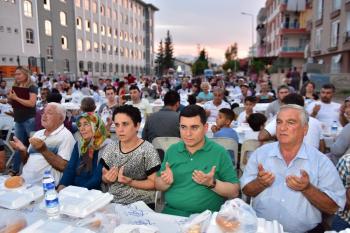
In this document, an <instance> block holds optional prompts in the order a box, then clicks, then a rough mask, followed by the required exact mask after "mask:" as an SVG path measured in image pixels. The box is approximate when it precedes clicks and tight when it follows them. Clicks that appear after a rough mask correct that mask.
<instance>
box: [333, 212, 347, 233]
mask: <svg viewBox="0 0 350 233" xmlns="http://www.w3.org/2000/svg"><path fill="white" fill-rule="evenodd" d="M349 227H350V224H349V223H348V222H347V221H345V220H344V219H342V218H340V217H339V216H338V215H336V216H335V217H334V219H333V222H332V230H334V231H342V230H345V229H346V228H349Z"/></svg>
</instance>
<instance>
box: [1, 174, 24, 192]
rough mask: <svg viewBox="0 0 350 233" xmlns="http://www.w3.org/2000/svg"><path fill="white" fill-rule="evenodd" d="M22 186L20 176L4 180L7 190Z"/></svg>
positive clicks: (22, 181)
mask: <svg viewBox="0 0 350 233" xmlns="http://www.w3.org/2000/svg"><path fill="white" fill-rule="evenodd" d="M23 184H24V179H23V178H22V177H20V176H12V177H9V178H7V179H6V180H5V184H4V185H5V187H6V188H9V189H14V188H18V187H21V186H22V185H23Z"/></svg>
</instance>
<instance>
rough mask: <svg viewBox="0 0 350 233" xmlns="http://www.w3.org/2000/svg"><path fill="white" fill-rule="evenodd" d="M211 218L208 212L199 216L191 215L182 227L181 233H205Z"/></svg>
mask: <svg viewBox="0 0 350 233" xmlns="http://www.w3.org/2000/svg"><path fill="white" fill-rule="evenodd" d="M210 218H211V212H210V210H206V211H204V212H203V213H201V214H199V215H198V214H196V215H191V216H190V217H189V220H188V221H187V222H186V223H185V224H184V225H183V226H182V228H181V232H182V233H202V232H206V230H207V227H208V225H209V222H210Z"/></svg>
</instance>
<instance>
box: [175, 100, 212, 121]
mask: <svg viewBox="0 0 350 233" xmlns="http://www.w3.org/2000/svg"><path fill="white" fill-rule="evenodd" d="M196 116H199V117H200V119H201V122H202V124H203V125H204V124H205V123H207V114H206V112H205V110H204V108H202V107H200V106H198V105H188V106H186V107H185V108H184V109H183V110H182V111H181V112H180V116H179V119H181V117H196Z"/></svg>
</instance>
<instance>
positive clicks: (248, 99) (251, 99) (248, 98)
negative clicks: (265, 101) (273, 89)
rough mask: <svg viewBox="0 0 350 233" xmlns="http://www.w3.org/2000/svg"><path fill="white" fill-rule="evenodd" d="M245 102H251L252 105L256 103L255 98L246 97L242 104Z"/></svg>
mask: <svg viewBox="0 0 350 233" xmlns="http://www.w3.org/2000/svg"><path fill="white" fill-rule="evenodd" d="M247 101H249V102H252V103H256V102H257V99H256V97H255V96H247V97H245V99H244V103H245V102H247Z"/></svg>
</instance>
